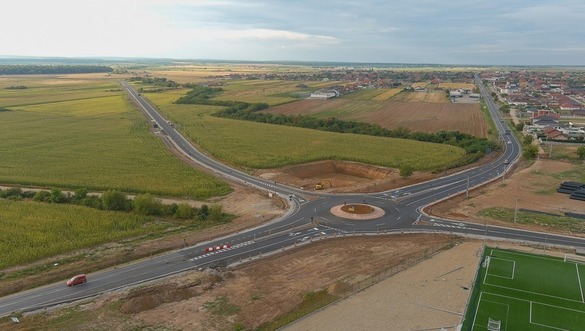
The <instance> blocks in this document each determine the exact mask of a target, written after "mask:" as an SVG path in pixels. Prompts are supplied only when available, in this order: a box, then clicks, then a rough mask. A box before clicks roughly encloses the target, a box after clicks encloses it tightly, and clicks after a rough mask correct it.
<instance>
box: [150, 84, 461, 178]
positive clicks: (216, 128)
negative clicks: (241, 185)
mask: <svg viewBox="0 0 585 331" xmlns="http://www.w3.org/2000/svg"><path fill="white" fill-rule="evenodd" d="M183 93H184V92H183ZM179 96H182V94H181V93H180V92H178V91H172V92H167V93H148V94H145V97H146V98H148V99H149V100H150V101H151V102H152V103H154V104H155V105H157V107H158V108H159V109H160V110H161V111H162V112H163V114H164V115H165V116H167V117H168V118H170V119H171V120H172V121H173V122H175V123H177V124H178V126H179V127H180V130H181V131H182V132H183V133H184V134H185V135H186V136H187V137H188V138H189V139H190V140H191V141H193V142H194V143H195V144H197V145H199V146H200V147H201V148H202V149H203V150H204V151H206V152H209V153H210V154H212V155H214V156H215V157H217V158H219V159H221V160H224V161H226V162H228V163H232V164H235V165H237V166H240V167H246V168H255V169H259V168H262V169H265V168H276V167H282V166H286V165H295V164H301V163H305V162H311V161H318V160H325V159H335V160H348V161H357V162H363V163H368V164H375V165H380V166H385V167H395V168H399V167H401V166H403V165H410V166H412V167H413V168H414V169H415V170H431V169H437V168H441V167H445V166H447V165H448V164H451V163H452V162H454V161H455V160H457V159H459V158H460V157H462V156H463V155H464V153H465V152H464V150H463V149H461V148H457V147H453V146H448V145H442V144H431V143H424V142H419V141H414V140H405V139H394V138H383V137H373V136H365V135H355V134H342V133H333V132H324V131H317V130H310V129H303V128H296V127H288V126H281V125H270V124H264V123H255V122H248V121H238V120H231V119H225V118H217V117H213V116H210V114H212V113H214V112H216V111H218V110H220V109H221V108H220V107H214V106H201V105H177V104H173V103H172V102H173V101H174V100H176V99H177V98H178V97H179Z"/></svg>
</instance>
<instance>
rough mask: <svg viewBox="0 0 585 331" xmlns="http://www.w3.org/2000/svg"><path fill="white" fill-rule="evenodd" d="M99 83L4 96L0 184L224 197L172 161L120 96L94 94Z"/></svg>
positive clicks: (0, 100) (209, 180)
mask: <svg viewBox="0 0 585 331" xmlns="http://www.w3.org/2000/svg"><path fill="white" fill-rule="evenodd" d="M13 84H14V85H16V83H13ZM36 84H37V85H42V82H37V83H36ZM102 84H103V83H102V82H97V86H98V87H95V88H94V89H90V88H89V87H87V89H88V90H86V89H81V90H75V89H74V90H68V88H66V91H61V88H62V87H60V86H54V85H55V84H53V85H50V86H52V88H51V89H50V90H46V89H45V88H44V87H43V88H34V87H33V88H29V89H27V90H26V93H27V95H26V96H21V97H19V98H11V99H9V102H8V104H12V106H10V107H8V109H10V111H4V112H0V140H1V141H2V144H1V145H0V155H2V157H0V183H3V184H16V185H25V186H42V187H59V188H69V189H74V188H81V187H84V188H87V189H89V190H97V191H105V190H109V189H117V190H121V191H125V192H136V193H139V192H151V193H153V194H158V195H168V196H188V197H193V198H200V199H205V198H209V197H212V196H218V195H223V194H227V193H228V192H230V188H229V186H228V185H227V184H226V183H224V182H221V181H219V180H217V179H215V178H213V177H212V176H210V175H207V174H205V173H203V172H201V171H198V170H195V169H193V167H191V166H189V165H186V164H185V163H183V162H182V161H180V160H179V159H177V158H176V157H175V156H173V155H172V153H171V152H170V151H169V150H168V148H167V147H166V146H165V145H164V143H163V142H162V141H161V139H160V138H158V137H156V136H154V135H153V134H151V133H149V125H148V123H147V121H146V119H145V117H144V116H143V115H142V114H141V113H140V112H138V111H137V110H136V109H134V107H133V106H132V105H131V104H130V102H129V101H128V99H127V97H126V95H124V94H123V93H122V92H121V91H118V92H108V95H107V96H96V94H95V93H94V92H95V90H96V89H97V90H103V88H104V86H102ZM66 86H69V85H67V84H66ZM108 86H109V87H110V88H119V85H117V83H112V82H110V83H109V85H108ZM1 91H2V92H1V93H2V94H0V107H2V106H5V97H6V91H5V90H1ZM11 91H14V90H11ZM35 91H36V92H37V93H38V94H35ZM83 91H85V92H83ZM100 93H101V92H100ZM50 94H54V97H51V98H49V99H50V101H48V100H47V98H48V95H50ZM72 95H75V96H76V99H75V98H73V97H72ZM58 98H64V99H66V101H56V100H55V99H58ZM14 103H20V104H22V105H14Z"/></svg>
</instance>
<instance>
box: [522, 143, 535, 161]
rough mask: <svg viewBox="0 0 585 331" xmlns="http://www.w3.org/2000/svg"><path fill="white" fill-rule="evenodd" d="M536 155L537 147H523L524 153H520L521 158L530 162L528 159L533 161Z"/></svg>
mask: <svg viewBox="0 0 585 331" xmlns="http://www.w3.org/2000/svg"><path fill="white" fill-rule="evenodd" d="M537 155H538V147H536V146H534V145H529V146H526V147H524V151H522V157H523V158H525V159H527V160H530V159H534V158H536V156H537Z"/></svg>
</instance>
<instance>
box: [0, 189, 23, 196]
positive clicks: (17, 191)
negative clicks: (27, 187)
mask: <svg viewBox="0 0 585 331" xmlns="http://www.w3.org/2000/svg"><path fill="white" fill-rule="evenodd" d="M22 195H23V192H22V189H21V188H20V187H11V188H9V189H7V190H6V191H3V192H2V195H1V196H0V198H5V199H9V198H11V197H18V198H22Z"/></svg>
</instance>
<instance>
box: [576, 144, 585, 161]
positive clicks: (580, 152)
mask: <svg viewBox="0 0 585 331" xmlns="http://www.w3.org/2000/svg"><path fill="white" fill-rule="evenodd" d="M577 156H578V157H579V160H583V159H585V146H580V147H579V148H577Z"/></svg>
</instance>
